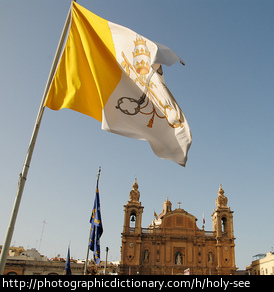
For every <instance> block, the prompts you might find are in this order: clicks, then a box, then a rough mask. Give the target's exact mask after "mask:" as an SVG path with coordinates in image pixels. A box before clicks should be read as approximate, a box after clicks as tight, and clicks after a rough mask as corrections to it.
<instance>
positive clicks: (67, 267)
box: [65, 248, 71, 275]
mask: <svg viewBox="0 0 274 292" xmlns="http://www.w3.org/2000/svg"><path fill="white" fill-rule="evenodd" d="M65 275H71V269H70V250H69V248H68V255H67V261H66V265H65Z"/></svg>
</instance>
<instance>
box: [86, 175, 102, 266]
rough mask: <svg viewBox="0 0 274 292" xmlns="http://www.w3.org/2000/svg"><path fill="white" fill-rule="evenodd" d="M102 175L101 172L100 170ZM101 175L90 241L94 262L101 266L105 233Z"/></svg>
mask: <svg viewBox="0 0 274 292" xmlns="http://www.w3.org/2000/svg"><path fill="white" fill-rule="evenodd" d="M99 173H100V170H99ZM98 183H99V174H98V177H97V185H96V194H95V200H94V206H93V210H92V214H91V218H90V223H91V232H90V240H89V249H90V250H91V251H93V253H94V260H95V262H96V264H97V265H98V266H99V264H100V237H101V236H102V233H103V224H102V219H101V209H100V198H99V189H98Z"/></svg>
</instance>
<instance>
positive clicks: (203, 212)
mask: <svg viewBox="0 0 274 292" xmlns="http://www.w3.org/2000/svg"><path fill="white" fill-rule="evenodd" d="M203 225H205V213H204V212H203Z"/></svg>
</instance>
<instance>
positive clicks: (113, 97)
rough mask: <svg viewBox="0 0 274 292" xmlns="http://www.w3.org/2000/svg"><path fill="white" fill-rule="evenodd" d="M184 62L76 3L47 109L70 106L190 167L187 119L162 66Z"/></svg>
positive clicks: (189, 134) (163, 156)
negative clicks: (164, 75) (147, 143)
mask: <svg viewBox="0 0 274 292" xmlns="http://www.w3.org/2000/svg"><path fill="white" fill-rule="evenodd" d="M177 61H180V62H181V63H183V61H182V60H181V59H180V58H179V57H178V56H177V55H176V54H175V53H174V52H173V51H172V50H170V49H169V48H167V47H166V46H163V45H161V44H158V43H155V42H152V41H150V40H149V39H146V38H145V37H143V36H141V35H138V34H137V33H136V32H134V31H132V30H130V29H128V28H125V27H123V26H120V25H117V24H114V23H112V22H109V21H107V20H105V19H102V18H100V17H99V16H97V15H95V14H93V13H92V12H90V11H88V10H86V9H85V8H83V7H82V6H80V5H79V4H77V3H75V2H73V4H72V16H71V24H70V30H69V33H68V37H67V41H66V45H65V47H64V51H63V54H62V56H61V58H60V61H59V64H58V67H57V69H56V72H55V75H54V78H53V80H52V83H51V86H50V89H49V92H48V95H47V98H46V101H45V104H44V105H45V106H47V107H49V108H50V109H53V110H60V109H61V108H69V109H72V110H75V111H78V112H80V113H83V114H86V115H88V116H91V117H93V118H95V119H97V120H98V121H100V122H102V129H103V130H107V131H110V132H113V133H117V134H120V135H123V136H126V137H131V138H135V139H140V140H147V141H148V142H149V143H150V145H151V147H152V150H153V151H154V152H155V154H156V155H158V156H159V157H160V158H164V159H170V160H172V161H175V162H176V163H179V164H181V165H183V166H184V165H185V163H186V160H187V152H188V149H189V147H190V145H191V141H192V138H191V132H190V129H189V126H188V123H187V121H186V118H185V116H184V114H183V112H182V111H181V109H180V107H179V106H178V104H177V102H176V101H175V99H174V97H173V96H172V94H171V93H170V91H169V90H168V88H167V87H166V85H165V82H164V78H163V71H162V67H161V64H165V65H168V66H170V65H172V64H174V63H175V62H177Z"/></svg>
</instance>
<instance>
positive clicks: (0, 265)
mask: <svg viewBox="0 0 274 292" xmlns="http://www.w3.org/2000/svg"><path fill="white" fill-rule="evenodd" d="M72 3H73V2H72ZM71 12H72V5H71V7H70V9H69V12H68V15H67V18H66V21H65V24H64V27H63V31H62V34H61V37H60V40H59V43H58V46H57V49H56V52H55V56H54V59H53V62H52V65H51V69H50V73H49V76H48V80H47V83H46V86H45V90H44V93H43V96H42V100H41V104H40V107H39V110H38V113H37V117H36V120H35V124H34V128H33V131H32V135H31V138H30V142H29V147H28V150H27V154H26V157H25V160H24V164H23V168H22V172H21V173H20V174H19V180H18V186H17V191H16V196H15V200H14V205H13V209H12V213H11V217H10V222H9V225H8V228H7V232H6V237H5V240H4V243H3V247H2V252H1V256H0V275H2V274H3V273H4V268H5V264H6V261H7V257H8V251H9V248H10V243H11V239H12V235H13V231H14V226H15V222H16V218H17V214H18V210H19V206H20V202H21V198H22V195H23V191H24V186H25V182H26V180H27V175H28V171H29V167H30V162H31V158H32V154H33V150H34V146H35V142H36V139H37V135H38V132H39V127H40V124H41V121H42V117H43V113H44V103H45V100H46V97H47V94H48V90H49V87H50V85H51V82H52V79H53V77H54V74H55V71H56V68H57V65H58V62H59V59H60V55H61V52H62V48H63V45H64V41H65V39H66V35H67V31H68V28H69V25H70V20H71V15H72V13H71Z"/></svg>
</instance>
